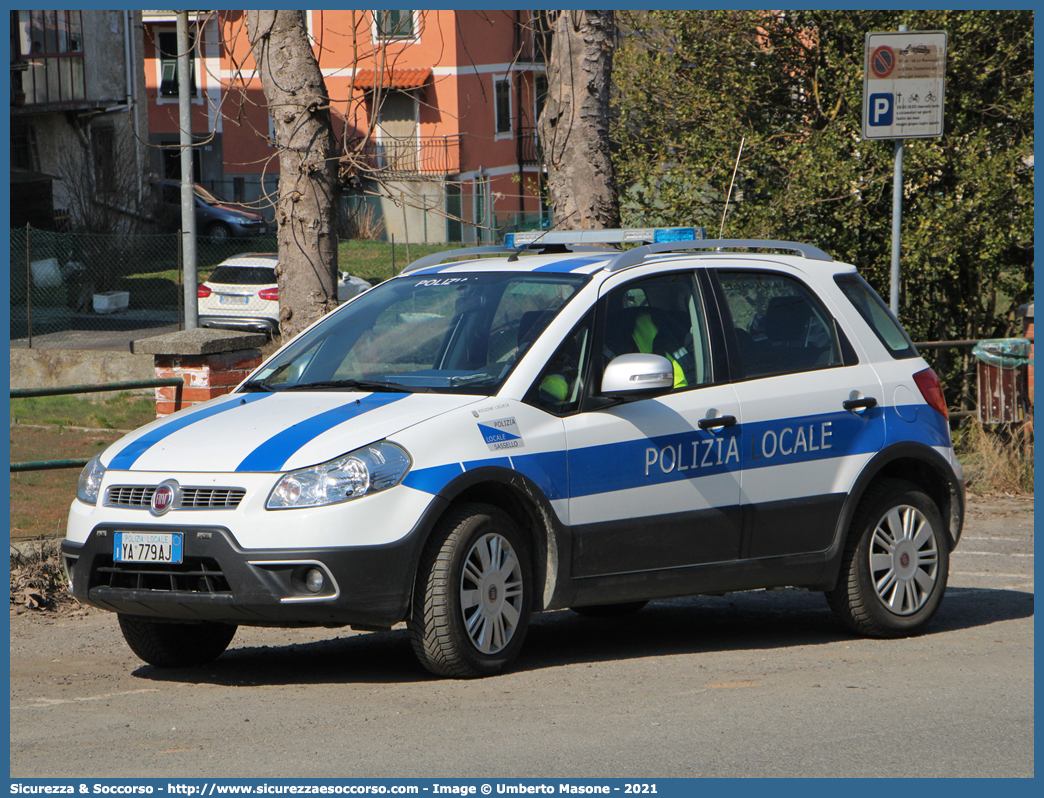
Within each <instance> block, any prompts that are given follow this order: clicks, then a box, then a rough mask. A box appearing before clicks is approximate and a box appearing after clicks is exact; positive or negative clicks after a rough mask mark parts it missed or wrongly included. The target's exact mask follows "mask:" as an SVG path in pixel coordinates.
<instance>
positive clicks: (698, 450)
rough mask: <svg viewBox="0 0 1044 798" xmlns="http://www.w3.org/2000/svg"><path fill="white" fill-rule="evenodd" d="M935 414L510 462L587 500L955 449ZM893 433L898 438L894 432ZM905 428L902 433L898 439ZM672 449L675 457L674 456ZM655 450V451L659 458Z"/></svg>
mask: <svg viewBox="0 0 1044 798" xmlns="http://www.w3.org/2000/svg"><path fill="white" fill-rule="evenodd" d="M916 407H917V408H918V410H919V411H921V410H925V409H929V408H927V405H917V406H916ZM932 412H933V413H934V411H932ZM907 415H909V413H907ZM934 416H937V418H935V417H934ZM934 416H928V417H927V418H925V417H922V418H921V420H920V421H918V422H916V423H911V422H907V421H904V420H903V419H902V417H901V416H900V415H899V414H898V413H897V412H896V410H895V409H894V408H887V409H882V408H872V409H871V410H868V411H866V412H865V413H863V414H862V415H855V414H853V413H850V412H848V411H839V412H836V413H820V414H816V415H810V416H799V417H795V418H788V419H774V420H772V421H763V422H756V423H748V424H747V425H745V426H743V425H741V426H738V427H735V428H726V429H724V430H722V431H721V432H718V433H710V432H704V431H701V430H690V431H686V432H682V433H677V434H673V435H661V436H657V437H655V438H636V439H634V440H630V441H621V442H617V443H607V444H601V445H598V446H587V447H583V448H581V449H576V450H574V451H571V452H567V451H566V450H559V451H552V452H540V453H537V454H525V455H514V456H512V457H511V458H510V461H511V467H512V468H513V470H515V471H517V472H519V473H520V474H522V475H524V476H526V477H528V478H529V479H531V480H532V481H533V482H534V483H536V485H537V486H538V487H539V488H540V489H541V490H542V491H543V492H544V495H545V496H547V498H548V499H551V500H555V499H564V498H579V497H581V496H592V495H597V494H601V493H612V492H614V491H620V490H627V489H630V488H638V487H644V486H648V485H655V484H663V483H667V482H675V481H680V480H691V479H697V478H699V477H705V476H712V475H714V474H722V473H726V472H730V471H738V470H740V469H742V470H752V469H755V468H766V467H772V466H779V465H787V464H791V463H801V462H810V461H813V460H826V459H831V458H838V457H846V456H850V455H857V454H870V453H872V452H876V451H879V450H881V449H882V448H884V447H885V446H887V445H889V444H891V443H896V442H901V441H915V442H918V443H923V444H925V445H927V446H933V447H943V448H948V447H949V446H950V445H951V443H950V438H949V430H948V428H947V426H946V420H945V419H943V418H942V416H939V414H938V413H934ZM882 427H883V428H882ZM911 427H913V428H914V429H911ZM798 430H801V431H802V432H800V433H799V432H798ZM889 430H891V431H892V433H893V434H891V435H889V434H888V433H889ZM898 430H901V431H902V434H901V435H899V434H896V432H897V431H898ZM787 431H789V432H787ZM766 433H772V434H773V435H774V436H775V437H774V439H771V438H770V440H774V446H773V445H771V444H770V443H769V442H768V441H766ZM781 433H784V434H783V435H781ZM799 435H800V438H799ZM882 439H883V440H882ZM799 441H800V442H799ZM824 444H825V445H824ZM668 450H673V452H674V453H673V454H671V456H670V457H669V458H668V457H667V456H666V452H667V451H668ZM650 452H654V453H655V455H656V456H655V459H651V456H650ZM661 458H663V459H661ZM502 464H503V460H502V459H501V458H496V459H493V460H478V461H471V462H467V463H464V464H452V465H442V466H433V467H429V468H423V469H418V470H415V471H412V472H411V473H410V474H409V475H407V478H406V479H405V480H403V484H404V485H407V486H408V487H411V488H416V489H417V490H423V491H425V492H426V493H431V494H436V493H438V492H439V491H440V490H442V489H443V488H444V487H445V486H446V484H447V483H448V482H449V481H450V480H452V479H453V478H455V477H457V476H460V474H461V473H462V472H463V471H464V470H470V469H472V468H478V467H480V466H484V465H502ZM458 469H459V470H458Z"/></svg>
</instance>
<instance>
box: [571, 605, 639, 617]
mask: <svg viewBox="0 0 1044 798" xmlns="http://www.w3.org/2000/svg"><path fill="white" fill-rule="evenodd" d="M648 603H649V602H648V601H625V602H621V603H620V604H597V605H595V606H592V607H570V608H569V609H571V610H572V611H573V612H575V613H576V614H577V615H583V616H584V617H585V618H621V617H623V616H624V615H633V614H634V613H636V612H638V611H639V610H641V609H642V608H643V607H644V606H645V605H646V604H648Z"/></svg>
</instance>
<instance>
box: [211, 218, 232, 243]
mask: <svg viewBox="0 0 1044 798" xmlns="http://www.w3.org/2000/svg"><path fill="white" fill-rule="evenodd" d="M231 237H232V231H231V230H230V229H229V226H228V225H227V224H225V223H224V222H214V223H213V224H211V225H210V226H209V227H208V228H207V238H210V239H212V240H214V241H219V242H220V241H227V240H228V239H230V238H231Z"/></svg>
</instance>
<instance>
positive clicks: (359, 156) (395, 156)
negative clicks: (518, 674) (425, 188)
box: [344, 135, 464, 177]
mask: <svg viewBox="0 0 1044 798" xmlns="http://www.w3.org/2000/svg"><path fill="white" fill-rule="evenodd" d="M463 148H464V141H463V137H462V136H459V135H458V136H420V137H414V138H408V139H387V138H386V139H383V140H380V141H378V140H375V139H370V140H369V141H366V142H365V143H362V144H361V145H360V143H359V142H356V143H355V145H354V146H353V145H352V144H351V143H349V145H348V153H349V155H348V156H347V157H346V158H345V159H344V160H345V161H347V164H346V165H347V166H348V167H349V169H351V168H352V167H353V166H354V169H352V171H355V172H357V173H358V172H363V171H366V172H378V173H380V174H381V176H383V177H393V176H396V175H401V176H411V175H449V174H454V173H456V172H459V171H460V165H461V162H462V160H463Z"/></svg>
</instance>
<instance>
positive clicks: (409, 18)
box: [373, 9, 416, 39]
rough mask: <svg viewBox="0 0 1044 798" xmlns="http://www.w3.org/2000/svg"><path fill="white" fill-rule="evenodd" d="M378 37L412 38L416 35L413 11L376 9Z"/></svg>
mask: <svg viewBox="0 0 1044 798" xmlns="http://www.w3.org/2000/svg"><path fill="white" fill-rule="evenodd" d="M373 14H374V19H375V22H376V26H377V38H378V39H412V38H413V37H414V36H415V35H416V26H415V25H414V20H413V12H412V11H389V10H383V9H382V10H378V11H374V12H373Z"/></svg>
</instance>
